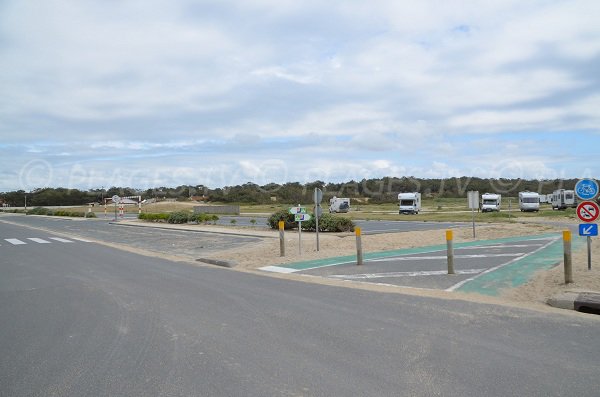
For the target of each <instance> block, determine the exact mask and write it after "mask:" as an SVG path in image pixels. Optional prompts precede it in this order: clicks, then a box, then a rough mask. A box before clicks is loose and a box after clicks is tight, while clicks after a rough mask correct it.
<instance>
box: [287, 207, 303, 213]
mask: <svg viewBox="0 0 600 397" xmlns="http://www.w3.org/2000/svg"><path fill="white" fill-rule="evenodd" d="M290 214H294V215H295V214H306V207H292V208H290Z"/></svg>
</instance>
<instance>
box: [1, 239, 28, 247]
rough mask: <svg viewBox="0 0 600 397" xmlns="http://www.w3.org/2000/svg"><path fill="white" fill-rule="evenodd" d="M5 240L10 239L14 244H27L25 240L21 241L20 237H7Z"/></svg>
mask: <svg viewBox="0 0 600 397" xmlns="http://www.w3.org/2000/svg"><path fill="white" fill-rule="evenodd" d="M4 240H5V241H8V242H9V243H11V244H12V245H21V244H27V243H26V242H25V241H21V240H19V239H16V238H5V239H4Z"/></svg>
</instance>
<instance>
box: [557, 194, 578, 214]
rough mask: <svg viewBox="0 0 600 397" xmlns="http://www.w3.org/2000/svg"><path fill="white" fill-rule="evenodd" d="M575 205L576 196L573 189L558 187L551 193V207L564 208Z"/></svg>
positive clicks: (574, 206)
mask: <svg viewBox="0 0 600 397" xmlns="http://www.w3.org/2000/svg"><path fill="white" fill-rule="evenodd" d="M569 207H571V208H576V207H577V198H576V197H575V191H574V190H565V189H558V190H555V191H554V193H552V209H553V210H564V209H567V208H569Z"/></svg>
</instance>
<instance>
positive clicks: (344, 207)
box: [329, 196, 350, 213]
mask: <svg viewBox="0 0 600 397" xmlns="http://www.w3.org/2000/svg"><path fill="white" fill-rule="evenodd" d="M348 211H350V199H349V198H337V197H335V196H333V198H331V199H330V200H329V212H330V213H336V212H348Z"/></svg>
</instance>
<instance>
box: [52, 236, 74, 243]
mask: <svg viewBox="0 0 600 397" xmlns="http://www.w3.org/2000/svg"><path fill="white" fill-rule="evenodd" d="M50 239H52V240H54V241H60V242H61V243H72V242H73V241H71V240H67V239H66V238H60V237H50Z"/></svg>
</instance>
